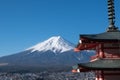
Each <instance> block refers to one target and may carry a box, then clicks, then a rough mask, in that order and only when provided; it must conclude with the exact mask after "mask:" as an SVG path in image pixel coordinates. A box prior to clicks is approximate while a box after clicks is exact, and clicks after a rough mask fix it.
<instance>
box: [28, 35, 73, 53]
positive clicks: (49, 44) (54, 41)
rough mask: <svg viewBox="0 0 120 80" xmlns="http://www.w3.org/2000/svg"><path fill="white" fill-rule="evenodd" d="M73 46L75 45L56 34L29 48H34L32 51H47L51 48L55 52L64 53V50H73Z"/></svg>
mask: <svg viewBox="0 0 120 80" xmlns="http://www.w3.org/2000/svg"><path fill="white" fill-rule="evenodd" d="M73 48H74V45H73V44H71V43H70V42H68V41H66V40H64V39H63V38H62V37H61V36H54V37H51V38H49V39H48V40H46V41H43V42H41V43H38V44H37V45H35V46H33V47H31V48H28V49H27V50H32V52H34V51H40V52H41V51H42V52H45V51H48V50H50V51H52V52H54V53H62V52H66V51H69V50H72V49H73Z"/></svg>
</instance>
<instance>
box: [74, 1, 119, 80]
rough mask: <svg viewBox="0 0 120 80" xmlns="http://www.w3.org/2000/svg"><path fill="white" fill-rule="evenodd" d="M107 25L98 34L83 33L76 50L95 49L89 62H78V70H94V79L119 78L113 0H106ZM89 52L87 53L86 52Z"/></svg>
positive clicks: (117, 39) (117, 37)
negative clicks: (103, 30) (104, 29)
mask: <svg viewBox="0 0 120 80" xmlns="http://www.w3.org/2000/svg"><path fill="white" fill-rule="evenodd" d="M108 16H109V27H108V29H107V31H106V32H104V33H100V34H88V35H86V34H83V35H80V40H79V43H78V45H77V47H76V48H75V49H74V50H75V51H76V52H79V51H81V50H95V52H96V55H94V56H92V57H91V60H90V62H87V63H79V64H78V67H79V69H80V71H81V72H82V71H94V72H95V74H96V78H95V80H120V31H119V30H118V28H117V27H116V26H115V25H114V24H115V13H114V0H108ZM88 54H89V53H88Z"/></svg>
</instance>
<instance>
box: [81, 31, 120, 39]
mask: <svg viewBox="0 0 120 80" xmlns="http://www.w3.org/2000/svg"><path fill="white" fill-rule="evenodd" d="M80 38H85V39H90V40H98V41H101V40H102V41H103V40H104V41H108V40H109V41H111V40H112V41H120V31H116V32H104V33H100V34H89V35H86V34H83V35H80Z"/></svg>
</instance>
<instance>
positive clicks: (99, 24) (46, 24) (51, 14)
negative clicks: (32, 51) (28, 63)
mask: <svg viewBox="0 0 120 80" xmlns="http://www.w3.org/2000/svg"><path fill="white" fill-rule="evenodd" d="M119 6H120V0H115V13H116V26H118V27H120V8H119ZM107 27H108V16H107V0H92V1H91V0H0V56H4V55H10V54H13V53H16V52H20V51H23V50H25V49H26V48H28V47H31V46H33V45H35V44H37V43H39V42H41V41H43V40H46V39H48V38H50V37H52V36H58V35H60V36H62V37H63V38H65V39H67V40H68V41H70V42H72V43H74V44H77V42H78V39H79V34H94V33H101V32H104V31H105V30H106V28H107Z"/></svg>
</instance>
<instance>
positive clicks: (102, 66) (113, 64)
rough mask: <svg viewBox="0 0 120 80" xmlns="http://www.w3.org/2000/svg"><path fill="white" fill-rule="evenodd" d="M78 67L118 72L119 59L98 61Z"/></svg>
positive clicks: (81, 64)
mask: <svg viewBox="0 0 120 80" xmlns="http://www.w3.org/2000/svg"><path fill="white" fill-rule="evenodd" d="M78 65H79V67H82V68H86V69H90V70H94V69H95V70H113V69H119V70H120V59H100V58H98V59H97V60H95V61H92V62H88V63H80V64H78Z"/></svg>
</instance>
